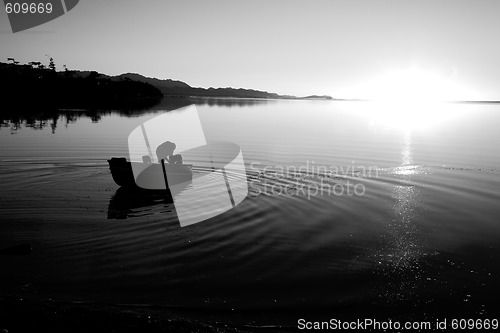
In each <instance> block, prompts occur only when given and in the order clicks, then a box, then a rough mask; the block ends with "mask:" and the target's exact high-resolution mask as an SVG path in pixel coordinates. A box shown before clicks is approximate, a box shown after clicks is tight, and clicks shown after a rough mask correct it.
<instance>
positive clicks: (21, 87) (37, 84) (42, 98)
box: [0, 58, 163, 114]
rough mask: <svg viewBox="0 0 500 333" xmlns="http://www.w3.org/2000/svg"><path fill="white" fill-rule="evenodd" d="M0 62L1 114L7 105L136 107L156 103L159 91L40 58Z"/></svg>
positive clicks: (34, 106)
mask: <svg viewBox="0 0 500 333" xmlns="http://www.w3.org/2000/svg"><path fill="white" fill-rule="evenodd" d="M8 60H9V61H10V62H11V63H10V64H6V63H0V88H1V89H0V98H1V101H2V104H3V107H2V108H1V110H2V114H4V113H5V111H7V110H8V109H11V108H14V109H16V110H18V109H26V108H30V109H36V110H40V109H61V108H85V109H115V108H118V109H137V108H145V107H150V106H153V105H155V104H156V103H158V102H159V101H160V100H161V98H162V97H163V95H162V93H161V92H160V91H159V90H158V89H157V88H155V87H153V86H152V85H150V84H148V83H145V82H137V81H133V80H131V79H127V78H123V79H120V80H112V79H111V78H109V77H106V76H105V75H101V74H99V73H97V72H95V71H93V72H77V71H69V70H67V69H65V70H64V71H62V72H56V65H55V63H54V59H52V58H50V62H49V66H48V67H45V66H44V65H43V64H42V63H40V62H34V61H33V62H30V63H28V64H25V65H19V63H18V62H16V61H15V60H14V59H13V58H9V59H8Z"/></svg>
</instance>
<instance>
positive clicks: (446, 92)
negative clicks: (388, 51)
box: [353, 68, 473, 130]
mask: <svg viewBox="0 0 500 333" xmlns="http://www.w3.org/2000/svg"><path fill="white" fill-rule="evenodd" d="M354 90H355V93H356V94H357V96H359V97H360V98H363V99H368V100H371V101H373V102H374V103H372V104H371V106H370V114H369V117H370V119H371V123H372V124H378V125H383V126H389V127H393V128H394V127H395V128H399V129H403V130H411V129H418V128H427V127H430V126H434V125H436V124H438V123H442V122H443V121H447V120H449V119H451V118H453V117H455V116H457V115H456V114H455V113H456V112H454V111H452V108H451V105H450V104H448V103H444V102H448V101H461V100H467V99H470V98H473V97H472V96H471V92H470V91H466V90H465V89H464V88H463V87H461V86H460V85H459V84H458V83H456V82H453V81H452V80H450V79H446V78H444V77H443V76H441V75H439V74H437V73H434V72H431V71H424V70H420V69H417V68H411V69H407V70H398V71H392V72H387V73H385V74H384V75H381V76H379V77H378V78H376V79H374V80H373V81H369V82H365V84H364V85H363V86H358V87H356V88H355V89H354ZM353 93H354V91H353Z"/></svg>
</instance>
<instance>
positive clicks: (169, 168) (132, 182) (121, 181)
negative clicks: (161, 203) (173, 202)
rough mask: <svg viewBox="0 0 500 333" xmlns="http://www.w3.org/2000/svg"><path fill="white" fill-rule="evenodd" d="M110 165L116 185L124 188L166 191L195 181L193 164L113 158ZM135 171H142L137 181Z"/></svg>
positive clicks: (109, 162) (109, 161)
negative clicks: (141, 161)
mask: <svg viewBox="0 0 500 333" xmlns="http://www.w3.org/2000/svg"><path fill="white" fill-rule="evenodd" d="M108 164H109V170H110V171H111V176H112V177H113V180H114V181H115V183H116V185H118V186H122V187H131V188H136V187H139V188H144V189H152V190H155V189H156V190H166V189H168V188H169V187H170V186H174V185H179V184H182V183H186V182H189V181H191V180H192V179H193V170H192V168H193V165H192V164H169V163H166V162H165V161H164V160H161V161H160V163H150V162H143V163H140V162H129V161H127V159H126V158H125V157H112V158H111V159H109V160H108ZM134 170H141V171H140V172H139V174H138V176H137V179H136V178H135V177H134ZM167 175H168V177H167Z"/></svg>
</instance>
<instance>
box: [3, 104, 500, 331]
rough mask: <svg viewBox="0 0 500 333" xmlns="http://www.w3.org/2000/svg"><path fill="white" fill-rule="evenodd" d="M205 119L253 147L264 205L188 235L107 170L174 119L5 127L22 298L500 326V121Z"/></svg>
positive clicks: (245, 207) (215, 112) (8, 282)
mask: <svg viewBox="0 0 500 333" xmlns="http://www.w3.org/2000/svg"><path fill="white" fill-rule="evenodd" d="M194 102H195V103H198V105H197V108H198V111H199V116H200V120H201V123H202V126H203V130H204V132H205V135H206V138H207V141H213V140H223V141H232V142H235V143H237V144H239V145H240V147H241V149H242V152H243V156H244V159H245V164H246V168H247V179H248V184H249V196H248V197H247V199H245V200H244V201H243V202H242V203H241V204H240V205H238V206H237V207H236V208H234V209H232V210H230V211H228V212H226V213H224V214H222V215H220V216H218V217H215V218H213V219H210V220H208V221H204V222H201V223H198V224H195V225H191V226H188V227H184V228H181V227H180V225H179V221H178V219H177V217H176V213H175V207H174V205H173V204H172V203H171V202H168V201H167V200H165V198H163V197H162V196H161V195H140V194H137V193H134V192H130V191H126V190H123V189H119V188H118V186H117V185H115V184H114V182H113V180H112V178H111V176H110V173H109V170H108V165H107V163H106V160H107V159H108V158H110V157H112V156H128V151H127V137H128V134H129V133H130V132H131V131H132V130H133V129H134V128H135V127H137V126H138V125H140V124H141V123H142V122H144V121H146V120H148V119H151V118H153V117H155V116H157V115H159V114H161V113H163V112H165V110H164V107H165V106H159V107H157V108H156V109H154V110H149V111H142V112H138V113H133V112H128V113H127V114H124V113H120V112H105V113H102V114H101V115H99V114H98V113H97V114H96V113H95V112H94V113H92V114H90V113H89V114H86V113H85V112H76V111H65V112H61V113H60V114H59V115H58V116H57V117H54V118H50V119H48V120H45V121H30V122H29V123H27V122H21V123H16V124H14V123H13V122H11V121H9V120H4V122H3V125H2V127H1V128H0V142H1V144H0V181H1V187H0V203H1V206H0V216H1V222H0V244H2V247H3V246H9V245H15V244H19V243H30V244H31V245H32V246H33V248H34V250H33V252H32V254H31V255H29V256H18V257H13V256H0V265H1V266H2V274H1V277H0V284H1V286H2V287H1V289H0V290H2V293H3V294H4V295H23V296H24V297H42V298H56V299H64V300H70V301H84V302H89V303H92V302H96V303H133V304H147V305H161V306H165V307H169V308H175V309H178V310H181V311H186V312H188V313H195V314H196V316H200V317H204V318H205V317H206V318H207V319H209V320H220V319H221V318H225V320H227V321H236V322H239V323H244V324H251V325H254V324H255V325H284V326H291V327H293V326H295V325H296V322H297V319H298V318H304V317H306V318H311V319H312V318H316V319H321V320H329V319H330V318H365V317H369V316H375V318H377V319H380V320H382V319H385V318H406V319H408V318H411V319H417V318H427V319H439V318H445V317H447V318H454V317H458V318H461V317H465V318H483V317H485V318H486V317H488V318H492V317H497V318H498V314H499V312H498V306H497V299H498V297H499V296H500V288H499V286H498V278H499V276H500V257H499V255H498V253H499V246H500V223H499V220H498V216H500V205H499V202H500V145H499V143H500V131H498V127H499V125H500V105H484V104H476V105H472V104H467V105H465V104H442V105H423V104H422V105H417V106H402V105H381V104H375V103H367V102H333V101H267V102H265V101H262V102H248V103H243V102H239V103H232V102H230V101H224V102H223V103H215V102H212V103H211V104H210V105H209V104H204V103H202V102H200V101H198V102H197V101H194ZM182 103H184V104H189V101H188V102H186V100H183V101H182ZM167 108H173V106H171V105H169V106H167ZM300 167H302V169H300ZM194 171H195V173H196V172H199V170H197V169H196V166H195V170H194ZM199 204H200V205H202V204H203V202H200V203H199Z"/></svg>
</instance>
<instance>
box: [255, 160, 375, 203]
mask: <svg viewBox="0 0 500 333" xmlns="http://www.w3.org/2000/svg"><path fill="white" fill-rule="evenodd" d="M250 170H251V172H253V174H254V175H256V176H255V178H253V180H254V181H255V184H257V185H258V186H254V187H253V189H254V191H253V193H254V195H259V194H263V193H265V194H268V195H287V196H292V195H297V196H305V197H307V199H308V200H309V199H311V198H312V197H316V196H325V195H326V196H364V195H365V193H366V186H365V185H364V184H363V182H362V179H364V178H378V176H379V168H378V167H377V166H363V165H356V164H355V163H354V162H352V163H351V165H348V166H326V165H317V164H316V163H315V162H314V161H307V162H306V163H305V164H303V165H300V166H282V165H277V166H276V165H275V166H263V165H262V164H260V163H259V162H253V163H252V164H251V165H250Z"/></svg>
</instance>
